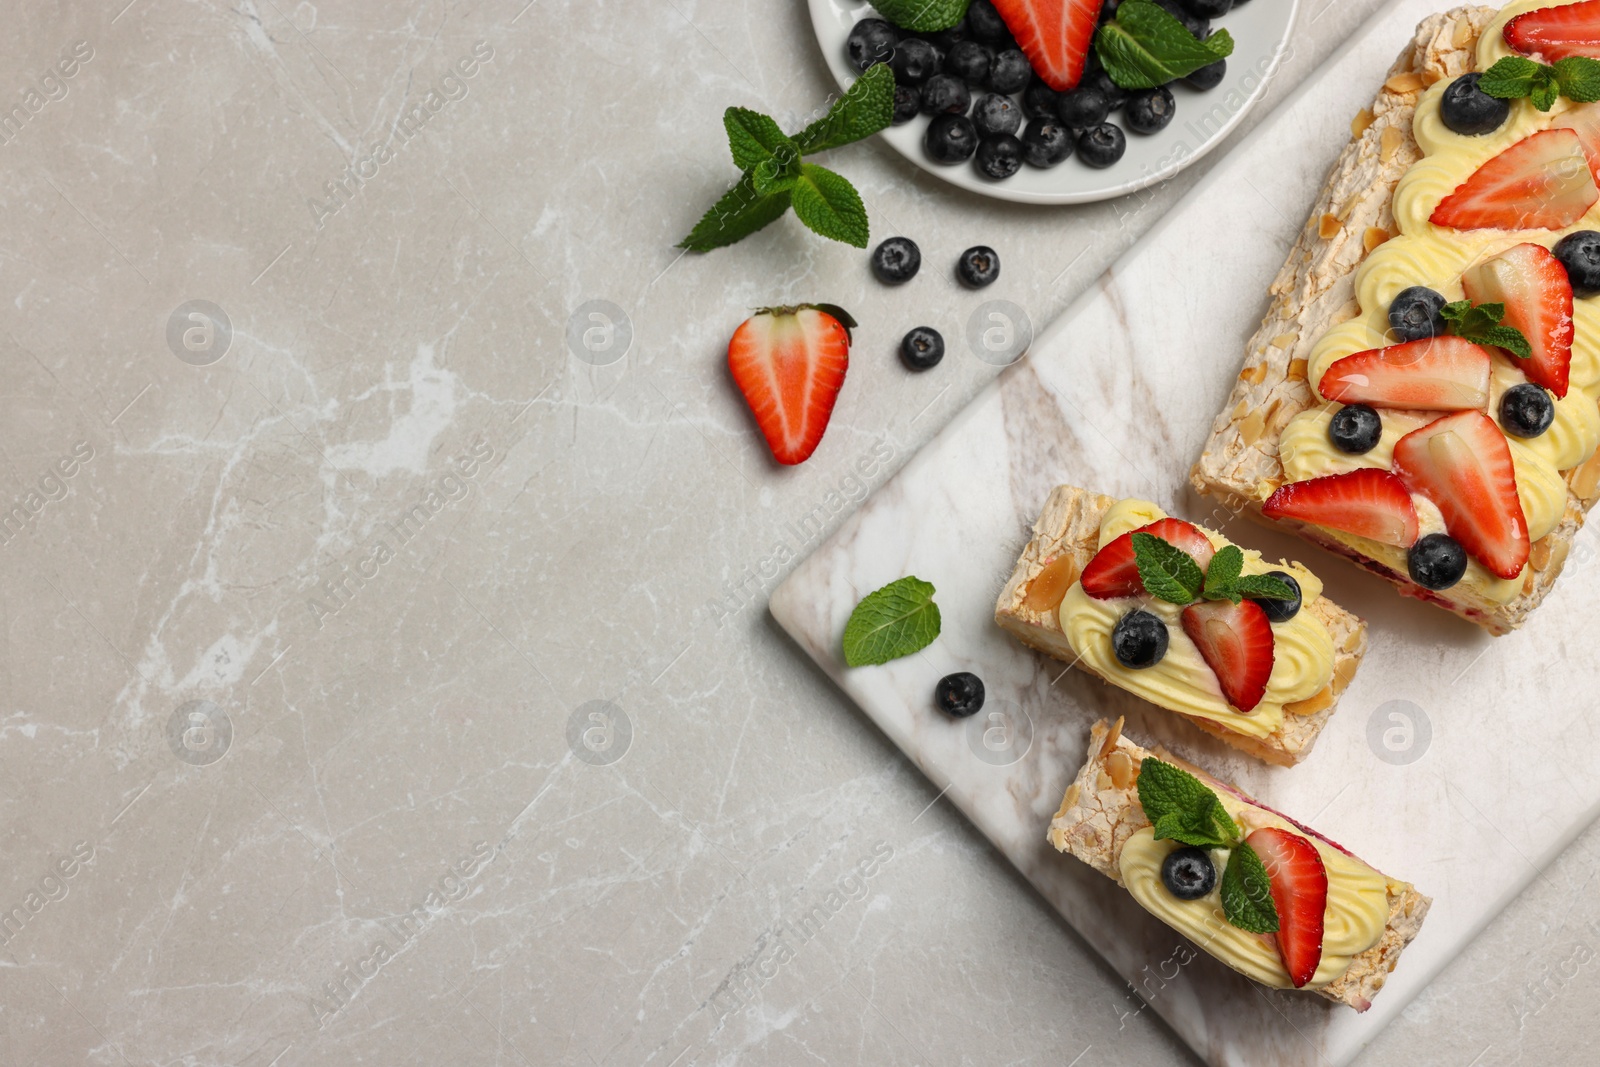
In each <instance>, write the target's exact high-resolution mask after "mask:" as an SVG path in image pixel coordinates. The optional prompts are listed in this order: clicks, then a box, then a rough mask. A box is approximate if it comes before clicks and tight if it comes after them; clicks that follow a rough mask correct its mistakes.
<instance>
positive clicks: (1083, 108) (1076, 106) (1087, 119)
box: [1056, 85, 1111, 130]
mask: <svg viewBox="0 0 1600 1067" xmlns="http://www.w3.org/2000/svg"><path fill="white" fill-rule="evenodd" d="M1109 114H1111V102H1110V101H1109V100H1107V99H1106V94H1105V93H1102V92H1101V91H1100V90H1099V89H1098V88H1096V87H1094V86H1092V85H1080V86H1078V87H1077V88H1076V89H1074V90H1072V91H1071V92H1070V93H1062V94H1061V100H1060V102H1059V103H1058V104H1057V105H1056V116H1057V117H1058V118H1060V119H1061V121H1062V122H1065V123H1066V124H1067V125H1068V126H1071V127H1072V128H1073V129H1075V130H1083V129H1087V128H1089V127H1090V126H1098V125H1100V124H1101V123H1102V122H1104V121H1105V120H1106V116H1107V115H1109Z"/></svg>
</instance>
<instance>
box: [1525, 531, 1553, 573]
mask: <svg viewBox="0 0 1600 1067" xmlns="http://www.w3.org/2000/svg"><path fill="white" fill-rule="evenodd" d="M1549 565H1550V538H1549V537H1541V538H1539V540H1537V541H1535V542H1534V543H1533V547H1532V548H1531V549H1530V550H1529V552H1528V566H1530V567H1532V568H1533V569H1534V570H1536V571H1542V570H1544V569H1545V568H1546V567H1548V566H1549Z"/></svg>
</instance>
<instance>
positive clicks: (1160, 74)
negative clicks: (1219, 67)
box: [1094, 0, 1233, 89]
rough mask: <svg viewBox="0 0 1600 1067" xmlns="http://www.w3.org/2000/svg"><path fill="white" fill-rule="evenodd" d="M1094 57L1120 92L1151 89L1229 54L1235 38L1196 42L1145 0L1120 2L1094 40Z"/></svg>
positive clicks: (1222, 34) (1224, 34)
mask: <svg viewBox="0 0 1600 1067" xmlns="http://www.w3.org/2000/svg"><path fill="white" fill-rule="evenodd" d="M1094 50H1095V55H1097V56H1098V57H1099V58H1100V63H1101V65H1102V66H1104V67H1105V69H1106V73H1107V74H1109V75H1110V76H1111V80H1112V81H1114V82H1116V83H1117V84H1118V85H1120V86H1121V87H1122V88H1124V89H1154V88H1155V87H1156V86H1158V85H1165V84H1167V82H1170V81H1172V80H1174V79H1175V78H1182V77H1184V76H1185V75H1189V74H1193V73H1194V72H1195V71H1197V70H1199V69H1200V68H1201V67H1206V66H1210V65H1211V64H1212V63H1215V62H1216V61H1217V60H1219V59H1226V58H1227V57H1228V56H1230V55H1232V54H1233V38H1232V37H1231V36H1229V34H1228V31H1227V30H1218V31H1216V32H1215V33H1213V34H1212V35H1211V36H1210V37H1207V38H1206V39H1205V40H1203V41H1202V40H1200V38H1198V37H1196V36H1195V35H1194V34H1192V33H1190V32H1189V30H1188V29H1187V28H1186V27H1185V26H1184V24H1183V23H1181V22H1179V21H1178V20H1177V19H1176V18H1175V17H1173V15H1172V14H1171V13H1170V12H1168V11H1166V10H1164V9H1163V8H1160V7H1158V6H1156V5H1155V4H1152V3H1150V2H1149V0H1124V3H1123V4H1122V5H1121V6H1120V7H1118V8H1117V14H1116V17H1115V18H1114V19H1113V20H1112V21H1110V22H1108V23H1106V24H1105V25H1104V26H1101V27H1100V29H1099V31H1098V32H1097V33H1096V34H1095V38H1094Z"/></svg>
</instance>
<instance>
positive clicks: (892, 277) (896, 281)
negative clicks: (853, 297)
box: [872, 237, 922, 285]
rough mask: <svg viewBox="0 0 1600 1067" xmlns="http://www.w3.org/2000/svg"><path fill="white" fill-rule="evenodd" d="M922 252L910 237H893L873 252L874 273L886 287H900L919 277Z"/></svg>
mask: <svg viewBox="0 0 1600 1067" xmlns="http://www.w3.org/2000/svg"><path fill="white" fill-rule="evenodd" d="M921 268H922V250H921V249H920V248H918V247H917V242H915V241H913V240H912V239H911V238H909V237H891V238H889V239H888V240H886V241H884V242H883V243H882V244H880V245H878V247H877V248H875V249H873V250H872V273H873V275H874V276H875V277H876V278H877V279H878V280H879V281H880V282H883V283H884V284H885V285H900V284H902V283H904V282H909V281H910V280H911V279H912V278H915V277H916V276H917V271H918V270H920V269H921Z"/></svg>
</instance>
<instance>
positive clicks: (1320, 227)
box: [1317, 215, 1344, 240]
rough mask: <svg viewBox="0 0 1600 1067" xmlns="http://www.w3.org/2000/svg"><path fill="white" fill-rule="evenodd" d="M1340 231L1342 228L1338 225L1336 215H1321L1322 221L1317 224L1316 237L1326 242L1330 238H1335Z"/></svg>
mask: <svg viewBox="0 0 1600 1067" xmlns="http://www.w3.org/2000/svg"><path fill="white" fill-rule="evenodd" d="M1342 229H1344V227H1343V226H1342V225H1341V224H1340V222H1339V217H1338V216H1337V215H1323V216H1322V221H1321V222H1319V223H1317V236H1318V237H1321V238H1322V239H1323V240H1327V239H1328V238H1330V237H1337V236H1338V235H1339V231H1340V230H1342Z"/></svg>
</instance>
